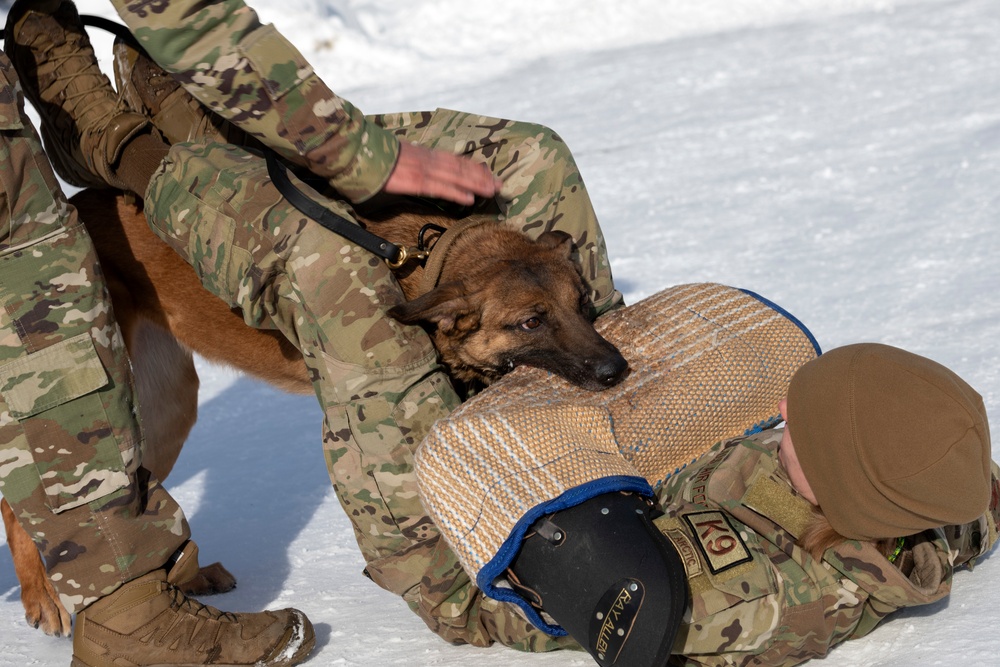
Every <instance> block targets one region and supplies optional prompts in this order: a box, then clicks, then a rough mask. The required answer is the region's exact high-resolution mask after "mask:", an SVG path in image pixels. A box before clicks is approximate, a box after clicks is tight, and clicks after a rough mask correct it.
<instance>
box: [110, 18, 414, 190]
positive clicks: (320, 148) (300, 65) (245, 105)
mask: <svg viewBox="0 0 1000 667" xmlns="http://www.w3.org/2000/svg"><path fill="white" fill-rule="evenodd" d="M112 3H113V4H114V6H115V9H116V10H117V11H118V13H119V14H120V15H121V17H122V20H123V21H125V23H126V24H127V25H128V26H129V28H130V29H131V30H132V32H133V33H134V34H135V36H136V37H137V38H138V39H139V41H140V42H141V44H142V46H143V47H144V48H145V49H146V51H148V52H149V54H150V56H151V57H152V58H153V59H154V60H155V61H156V62H158V63H159V64H160V65H161V66H162V67H163V68H164V69H166V70H168V71H170V72H172V73H174V74H175V75H176V76H177V78H178V79H179V80H180V82H181V83H182V84H183V85H184V87H185V88H186V89H187V90H188V91H189V92H190V93H191V94H192V95H194V96H195V97H196V98H198V99H199V100H200V101H201V102H202V103H203V104H205V105H206V106H208V107H209V108H211V109H212V110H213V111H215V112H216V113H218V114H219V115H221V116H223V117H225V118H227V119H228V120H230V121H232V122H233V123H235V124H236V125H238V126H239V127H241V128H242V129H244V130H246V131H247V132H249V133H250V134H252V135H253V136H255V137H257V138H258V139H260V140H261V141H262V142H263V143H264V144H266V145H268V146H270V147H271V148H273V149H274V150H276V151H278V152H279V153H281V154H282V155H284V156H285V157H286V158H288V159H289V160H291V161H292V162H294V163H296V164H300V165H302V166H304V167H307V168H308V169H309V170H310V171H312V172H313V173H315V174H317V175H318V176H321V177H323V178H326V179H328V180H329V182H330V184H331V185H332V186H333V188H334V189H336V190H337V192H339V193H340V194H341V195H342V196H343V197H345V198H347V199H349V200H350V201H352V202H355V203H357V202H361V201H364V200H366V199H368V198H369V197H371V196H372V195H374V194H375V193H377V192H378V191H379V190H381V189H382V187H383V186H384V185H385V182H386V180H387V179H388V178H389V174H390V173H391V172H392V169H393V167H394V166H395V164H396V159H397V157H398V155H399V140H398V139H396V138H395V137H394V136H393V135H392V134H391V133H390V132H388V131H386V130H384V129H382V128H380V127H378V126H376V125H375V124H374V123H372V122H371V121H370V120H369V119H366V118H365V116H364V115H363V114H362V113H361V111H360V110H359V109H357V108H355V107H354V106H353V105H352V104H351V103H350V102H348V101H347V100H344V99H342V98H340V97H338V96H337V95H335V94H334V93H333V92H332V91H331V90H330V89H329V88H328V87H327V85H326V84H325V83H324V82H323V81H322V80H321V79H320V78H319V76H317V74H316V73H315V72H314V71H313V69H312V67H311V66H310V65H309V63H308V62H306V60H305V58H303V56H302V54H300V53H299V51H298V50H297V49H296V48H295V47H294V46H292V44H291V43H290V42H289V41H288V40H287V39H285V38H284V37H283V36H282V35H281V34H280V33H279V32H278V31H277V30H275V28H274V26H272V25H261V23H260V21H259V19H258V18H257V14H256V13H255V12H254V11H253V10H252V9H250V8H249V7H247V6H246V5H245V4H244V3H243V1H242V0H218V1H217V2H211V3H206V2H202V1H200V0H172V1H171V2H149V0H112Z"/></svg>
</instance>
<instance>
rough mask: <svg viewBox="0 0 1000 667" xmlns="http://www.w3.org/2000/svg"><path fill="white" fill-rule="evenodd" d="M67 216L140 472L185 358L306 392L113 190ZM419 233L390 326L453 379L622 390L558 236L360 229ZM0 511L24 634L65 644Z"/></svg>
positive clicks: (181, 395)
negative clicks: (135, 421)
mask: <svg viewBox="0 0 1000 667" xmlns="http://www.w3.org/2000/svg"><path fill="white" fill-rule="evenodd" d="M72 203H73V204H74V205H75V206H76V207H77V209H78V210H79V212H80V218H81V220H83V221H84V222H85V224H86V225H87V229H88V232H89V233H90V235H91V237H92V239H93V241H94V245H95V247H96V249H97V253H98V256H99V258H100V261H101V266H102V268H103V270H104V272H105V274H106V278H107V285H108V290H109V292H110V293H111V298H112V302H113V304H114V309H115V315H116V318H117V320H118V322H119V325H120V326H121V329H122V333H123V336H124V339H125V344H126V346H127V348H128V351H129V356H130V357H131V360H132V364H133V369H134V375H135V379H136V393H137V399H138V404H139V408H140V411H141V413H142V422H143V428H144V432H145V441H146V448H145V450H144V452H143V466H144V467H145V468H147V469H149V470H150V471H151V472H152V473H153V474H155V475H156V476H157V478H159V479H160V480H163V479H165V478H166V477H167V475H169V473H170V470H171V469H172V467H173V465H174V463H175V462H176V460H177V456H178V455H179V454H180V451H181V448H182V446H183V444H184V441H185V440H186V439H187V436H188V433H189V432H190V430H191V428H192V427H193V426H194V423H195V420H196V419H197V409H198V400H197V399H198V375H197V372H196V371H195V366H194V361H193V356H192V355H193V353H197V354H200V355H201V356H202V357H204V358H206V359H208V360H210V361H214V362H217V363H221V364H226V365H229V366H232V367H234V368H237V369H239V370H241V371H243V372H245V373H248V374H250V375H253V376H256V377H258V378H260V379H262V380H265V381H267V382H269V383H271V384H273V385H275V386H277V387H279V388H281V389H283V390H285V391H289V392H293V393H303V394H306V393H310V392H312V385H311V383H310V381H309V378H308V374H307V371H306V366H305V363H304V362H303V360H302V356H301V354H300V353H299V351H298V349H296V347H295V345H294V344H293V343H292V342H290V341H289V340H287V339H286V338H285V337H284V336H282V334H280V333H278V332H276V331H269V330H260V329H254V328H251V327H249V326H247V325H246V323H245V322H244V321H243V318H242V316H241V315H240V314H239V313H238V312H236V311H234V310H232V309H230V307H229V306H228V305H227V304H226V303H225V302H223V301H222V300H221V299H219V298H217V297H215V296H214V295H213V294H211V293H209V292H208V291H207V290H205V289H204V287H202V285H201V283H200V282H199V280H198V278H197V276H196V274H195V272H194V270H193V269H192V268H191V267H190V266H189V265H188V264H187V263H186V262H185V261H184V260H183V259H182V258H181V257H180V256H179V255H178V254H177V253H175V252H174V251H173V249H171V248H170V247H169V246H168V245H167V244H166V243H164V242H163V241H161V240H160V239H159V238H158V237H157V236H156V235H155V234H153V232H152V231H151V230H150V228H149V227H148V226H147V224H146V220H145V217H144V215H143V214H142V211H141V210H140V209H139V208H137V207H136V205H135V204H133V203H131V202H130V200H128V199H127V198H126V197H124V196H123V195H121V194H119V193H116V192H115V191H112V190H84V191H83V192H80V193H78V194H77V195H75V196H74V197H73V198H72ZM88 221H89V222H88ZM428 223H432V225H436V226H437V228H438V229H439V230H440V232H441V236H440V237H439V238H438V241H437V244H436V245H435V246H434V247H433V249H432V258H433V259H434V260H437V261H436V262H435V266H436V267H437V268H436V271H439V275H437V276H436V277H437V280H435V281H433V282H434V286H433V287H431V288H430V289H427V287H426V281H425V278H426V277H427V276H425V275H424V274H425V268H424V267H423V266H422V265H421V264H419V263H416V262H410V263H407V264H405V265H404V266H402V267H399V269H398V270H397V271H396V277H397V279H398V281H399V284H400V287H401V288H402V292H403V295H404V296H405V298H406V300H405V301H403V302H401V303H400V304H399V305H397V306H395V307H393V308H392V309H390V310H389V316H391V317H393V318H395V319H397V320H399V321H400V322H404V323H407V324H419V325H422V326H424V327H425V328H426V329H427V331H428V333H429V334H430V336H431V338H432V340H433V342H434V344H435V346H436V348H437V349H438V352H439V354H440V358H441V361H442V363H443V364H444V365H445V366H446V367H447V368H448V370H449V373H450V374H451V376H452V377H453V378H455V379H456V380H458V381H460V382H463V383H467V384H488V383H489V382H490V381H492V380H494V379H496V378H497V377H499V376H501V375H503V374H504V373H506V372H508V371H510V370H511V369H513V368H515V367H517V366H519V365H529V366H536V367H540V368H543V369H546V370H549V371H551V372H553V373H555V374H557V375H560V376H562V377H564V378H566V379H567V380H568V381H570V382H572V383H574V384H576V385H578V386H581V387H584V388H587V389H593V390H598V389H602V388H605V387H608V386H611V385H614V384H616V383H617V382H618V381H619V380H621V379H622V378H623V377H624V375H625V373H626V372H627V369H628V364H627V362H626V361H625V359H624V358H623V357H622V356H621V354H620V353H619V351H618V350H617V348H615V346H614V345H612V344H611V343H609V342H608V341H606V340H605V339H603V338H602V337H601V336H600V335H599V334H598V333H597V332H596V331H595V330H594V327H593V325H592V322H591V320H590V318H589V308H590V305H591V304H590V302H589V298H588V292H587V289H586V286H585V285H584V282H583V279H582V278H581V275H580V271H579V268H578V267H577V265H576V264H575V263H574V262H573V261H572V253H573V249H574V244H573V240H572V238H571V237H570V236H569V235H568V234H565V233H563V232H559V231H547V232H544V233H542V234H541V235H540V236H538V238H537V239H530V238H528V237H527V236H525V235H524V234H522V233H520V232H518V231H515V230H512V229H510V228H507V227H505V226H503V225H502V224H499V223H497V222H495V220H493V219H487V220H475V219H474V220H469V219H465V220H461V221H456V220H455V219H453V218H451V217H449V216H447V215H445V214H443V213H428V212H427V211H423V210H421V211H419V212H406V211H402V210H400V209H392V210H385V211H383V212H382V213H380V214H372V215H371V216H370V217H369V218H368V219H366V220H365V222H364V225H365V226H366V227H367V228H368V229H369V230H371V231H373V232H375V233H376V234H378V235H379V236H381V237H383V238H385V239H387V240H389V241H391V242H393V243H395V244H397V245H401V246H406V245H408V244H412V243H413V241H414V240H415V239H416V238H417V236H418V234H420V230H421V229H423V228H425V227H426V226H427V225H428ZM458 226H461V229H459V228H458ZM432 229H433V227H432ZM446 230H447V231H446ZM446 234H447V236H446ZM439 246H440V248H439ZM434 253H442V254H441V255H439V256H438V257H433V254H434ZM444 253H446V254H444ZM442 258H443V259H442ZM153 407H155V409H151V408H153ZM2 510H3V520H4V524H5V528H6V531H7V543H8V546H9V547H10V550H11V553H12V555H13V561H14V566H15V570H16V572H17V577H18V581H19V582H20V584H21V601H22V603H23V605H24V608H25V614H26V619H27V621H28V623H29V624H30V625H33V626H35V627H40V628H41V629H42V630H43V631H45V632H46V633H48V634H54V635H64V634H69V631H70V618H69V615H68V614H67V612H66V610H65V609H64V608H63V606H62V604H61V603H60V602H59V601H58V597H57V596H56V593H55V591H54V589H53V588H52V585H51V583H50V582H49V580H48V577H47V576H46V574H45V568H44V565H43V564H42V561H41V558H40V555H39V552H38V549H37V548H36V547H35V545H34V543H33V542H32V541H31V539H30V538H29V537H28V534H27V533H26V532H25V531H24V529H23V528H22V527H21V526H20V524H18V523H17V521H16V520H15V517H14V515H13V512H12V511H11V508H10V506H9V505H8V504H7V502H6V501H3V503H2ZM233 585H235V580H234V579H233V578H232V576H231V575H230V574H229V573H228V572H226V571H225V569H224V568H222V567H221V566H219V565H218V564H213V565H210V566H208V567H206V568H202V573H201V575H200V576H199V578H197V579H196V580H195V581H193V582H190V583H189V584H188V585H187V587H186V589H187V592H189V593H192V594H206V593H211V592H219V591H223V590H228V589H229V588H231V587H232V586H233Z"/></svg>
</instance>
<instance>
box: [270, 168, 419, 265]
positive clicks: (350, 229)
mask: <svg viewBox="0 0 1000 667" xmlns="http://www.w3.org/2000/svg"><path fill="white" fill-rule="evenodd" d="M264 160H265V161H266V162H267V175H268V176H270V177H271V181H272V182H273V183H274V186H275V187H276V188H278V192H280V193H281V194H282V196H283V197H284V198H285V199H287V200H288V203H289V204H291V205H292V206H294V207H295V208H296V209H297V210H298V211H299V212H300V213H302V214H303V215H304V216H306V217H307V218H310V219H312V220H315V221H316V222H318V223H319V224H320V225H322V226H323V227H326V228H327V229H329V230H330V231H331V232H333V233H335V234H339V235H340V236H343V237H344V238H345V239H347V240H348V241H350V242H351V243H356V244H357V245H359V246H361V247H362V248H364V249H365V250H367V251H369V252H371V253H372V254H374V255H377V256H378V257H381V258H382V259H384V260H385V262H386V263H387V264H388V265H389V268H391V269H397V268H399V267H400V266H402V265H403V264H405V263H406V262H407V261H408V260H409V259H412V255H410V254H409V253H407V251H406V249H405V248H400V247H399V246H397V245H396V244H395V243H391V242H389V241H386V240H385V239H383V238H382V237H380V236H376V235H375V234H372V233H371V232H369V231H368V230H366V229H364V228H363V227H360V226H358V224H357V223H355V222H353V221H351V220H348V219H347V218H344V217H342V216H339V215H337V214H336V213H334V212H333V211H331V210H329V209H328V208H325V207H323V206H322V205H320V204H319V203H318V202H316V201H314V200H312V199H310V198H309V197H308V195H306V194H305V193H304V192H302V191H301V190H299V189H298V188H297V187H295V184H294V183H292V181H291V179H289V178H288V169H287V168H286V167H285V165H284V164H282V163H281V162H280V161H279V160H278V156H277V155H276V154H275V152H274V151H272V150H269V149H267V150H265V151H264Z"/></svg>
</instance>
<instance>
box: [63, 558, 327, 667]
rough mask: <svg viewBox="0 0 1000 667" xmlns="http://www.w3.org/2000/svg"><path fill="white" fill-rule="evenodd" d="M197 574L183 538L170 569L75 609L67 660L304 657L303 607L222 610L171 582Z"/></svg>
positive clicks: (119, 662) (112, 662)
mask: <svg viewBox="0 0 1000 667" xmlns="http://www.w3.org/2000/svg"><path fill="white" fill-rule="evenodd" d="M197 573H198V547H197V546H196V545H195V544H194V542H190V541H189V542H188V543H187V544H185V545H184V547H183V553H182V555H181V556H180V558H179V559H178V560H177V562H176V564H175V565H174V566H173V567H171V568H170V570H169V572H168V571H167V570H156V571H154V572H150V573H149V574H147V575H145V576H142V577H139V578H138V579H135V580H133V581H130V582H128V583H127V584H125V585H124V586H122V587H121V588H119V589H118V590H117V591H115V592H114V593H112V594H111V595H109V596H107V597H104V598H101V599H100V600H98V601H97V602H95V603H93V604H92V605H90V606H89V607H87V608H86V609H84V610H83V611H81V612H79V613H78V614H77V615H76V623H75V625H74V627H73V662H72V663H71V664H72V667H122V666H123V665H157V666H161V667H168V666H169V667H174V666H182V667H187V666H189V665H190V666H194V665H207V664H212V665H227V666H231V667H235V666H236V665H254V666H255V667H286V666H289V665H297V664H298V663H300V662H302V661H303V660H305V659H306V657H307V656H308V655H309V652H310V651H311V650H312V648H313V645H314V644H315V643H316V635H315V634H314V632H313V627H312V624H311V623H310V622H309V619H308V618H306V616H305V614H303V613H302V612H300V611H298V610H297V609H282V610H281V611H264V612H259V613H256V614H232V613H226V612H221V611H219V610H218V609H215V608H214V607H209V606H206V605H203V604H200V603H198V602H196V601H195V600H192V599H190V598H188V597H186V596H185V595H184V594H183V593H182V592H181V591H180V589H179V588H177V584H179V583H181V582H184V581H187V580H188V579H190V578H191V577H193V576H194V575H196V574H197Z"/></svg>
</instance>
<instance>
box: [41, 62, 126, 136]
mask: <svg viewBox="0 0 1000 667" xmlns="http://www.w3.org/2000/svg"><path fill="white" fill-rule="evenodd" d="M77 58H83V59H84V60H86V62H87V64H88V65H90V64H91V63H92V62H93V61H92V60H91V58H90V57H89V56H88V55H87V54H86V53H82V52H80V51H75V52H71V53H63V54H57V55H53V56H52V57H51V59H50V61H49V62H51V63H52V65H53V67H54V69H55V71H56V72H58V74H57V75H56V76H55V78H54V81H53V83H65V84H67V85H66V87H64V88H63V99H64V101H65V104H66V107H67V111H68V112H69V113H70V114H71V115H72V116H73V117H75V118H79V119H82V118H84V117H85V116H86V115H87V114H88V113H89V112H91V111H93V110H94V109H97V108H98V107H100V106H102V105H105V104H107V103H108V101H109V100H108V98H107V97H104V96H102V95H100V94H99V89H100V88H102V87H104V85H105V82H104V81H103V80H102V77H103V74H101V73H94V72H91V71H88V70H89V69H90V68H89V67H87V68H84V69H83V70H80V71H76V72H72V71H70V72H66V71H63V68H62V66H63V65H64V64H65V63H67V62H69V61H71V60H74V59H77ZM94 66H95V67H96V64H94ZM81 77H88V78H91V79H95V84H96V85H94V86H85V85H80V86H78V87H77V89H76V92H70V89H69V85H68V84H70V83H72V82H74V81H76V82H80V81H81ZM112 90H113V88H112ZM95 91H98V94H95ZM87 97H90V98H91V99H90V101H88V102H86V103H84V104H82V105H81V100H83V99H84V98H87ZM112 99H113V100H114V102H113V104H112V108H111V109H110V111H108V112H104V113H102V114H101V120H99V121H98V122H97V123H95V124H94V125H92V126H90V127H89V128H88V129H89V130H90V131H100V130H103V129H104V128H106V127H107V126H108V125H110V124H111V121H112V120H113V119H114V118H115V117H116V116H117V115H118V114H119V113H121V112H123V111H126V110H127V108H126V106H125V101H124V100H123V99H122V95H121V94H118V93H116V94H115V95H114V96H113V98H112Z"/></svg>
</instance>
